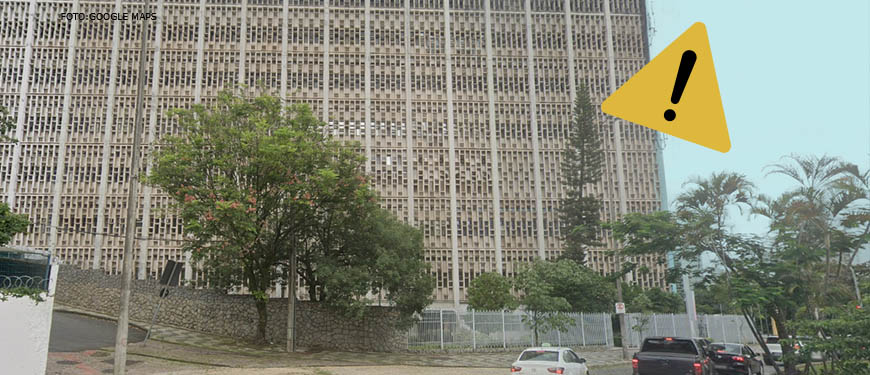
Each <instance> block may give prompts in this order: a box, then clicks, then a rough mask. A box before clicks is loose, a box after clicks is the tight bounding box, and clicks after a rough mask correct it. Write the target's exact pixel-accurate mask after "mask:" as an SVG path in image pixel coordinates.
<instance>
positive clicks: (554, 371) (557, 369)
mask: <svg viewBox="0 0 870 375" xmlns="http://www.w3.org/2000/svg"><path fill="white" fill-rule="evenodd" d="M547 372H549V373H552V374H564V373H565V368H564V367H550V368H548V369H547Z"/></svg>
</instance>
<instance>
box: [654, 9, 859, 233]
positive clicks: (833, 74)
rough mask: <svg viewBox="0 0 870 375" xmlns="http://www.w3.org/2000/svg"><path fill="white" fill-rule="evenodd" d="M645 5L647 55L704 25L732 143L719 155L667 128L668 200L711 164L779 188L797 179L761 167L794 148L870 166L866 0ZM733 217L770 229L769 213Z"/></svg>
mask: <svg viewBox="0 0 870 375" xmlns="http://www.w3.org/2000/svg"><path fill="white" fill-rule="evenodd" d="M647 4H648V5H647V8H648V12H649V13H650V16H651V17H650V26H651V27H652V28H653V31H652V32H651V34H650V56H651V57H655V56H656V55H657V54H658V53H659V52H660V51H661V50H663V49H664V48H665V47H667V46H668V44H670V43H671V42H672V41H673V40H675V39H676V38H677V37H678V36H680V34H682V33H683V32H684V31H685V30H686V29H688V28H689V26H691V25H692V24H693V23H695V22H703V23H704V24H705V25H706V27H707V33H708V36H709V39H710V46H711V49H712V54H713V63H714V66H715V69H716V76H717V79H718V81H719V91H720V94H721V96H722V103H723V107H724V110H725V117H726V121H727V123H728V131H729V134H730V137H731V150H730V151H729V152H727V153H724V154H723V153H720V152H718V151H713V150H710V149H707V148H705V147H702V146H698V145H695V144H693V143H690V142H687V141H683V140H681V139H679V138H675V137H671V136H666V138H667V140H666V143H665V150H664V163H665V176H666V180H667V181H666V183H667V190H668V192H667V193H668V199H669V200H670V201H671V202H673V199H674V198H675V197H676V196H677V195H678V194H680V192H682V191H684V188H683V187H682V185H683V183H684V182H685V181H687V180H688V179H690V178H692V177H698V176H700V177H708V176H709V175H710V174H711V173H713V172H715V171H732V172H739V173H742V174H744V175H746V176H747V177H748V178H749V179H750V180H751V181H753V182H754V183H755V184H756V186H757V187H758V189H759V191H761V192H762V193H764V194H766V195H768V196H778V195H779V194H780V193H782V192H784V191H787V190H789V189H791V188H793V187H794V186H795V185H794V184H793V183H792V182H791V180H790V179H789V178H787V177H782V176H775V175H772V176H767V177H765V171H764V167H765V166H767V165H769V164H771V163H775V162H777V161H779V160H780V158H781V157H782V156H784V155H788V154H792V153H799V154H815V155H818V156H821V155H824V154H827V155H830V156H838V157H841V158H843V159H845V160H847V161H850V162H853V163H856V164H858V165H859V166H860V167H861V168H862V169H863V170H866V169H867V168H868V167H870V26H868V19H870V5H868V4H870V1H867V0H837V1H834V0H830V1H818V0H812V1H811V0H765V1H758V0H727V1H725V0H721V1H712V0H647ZM689 84H691V82H690V83H689ZM672 207H673V206H672ZM733 219H734V220H732V224H733V228H734V229H735V230H736V231H738V232H744V233H758V234H764V233H766V232H767V221H766V220H765V219H762V218H758V217H756V218H740V217H734V218H733Z"/></svg>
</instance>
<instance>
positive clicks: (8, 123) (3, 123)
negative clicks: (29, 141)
mask: <svg viewBox="0 0 870 375" xmlns="http://www.w3.org/2000/svg"><path fill="white" fill-rule="evenodd" d="M13 130H15V120H14V119H13V118H12V117H10V116H9V109H7V108H6V107H4V106H0V143H4V142H8V143H15V142H18V140H16V139H15V138H13V137H12V136H10V135H9V133H11V132H12V131H13Z"/></svg>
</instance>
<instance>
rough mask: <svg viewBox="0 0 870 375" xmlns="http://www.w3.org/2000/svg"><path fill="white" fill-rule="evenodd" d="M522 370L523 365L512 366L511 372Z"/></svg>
mask: <svg viewBox="0 0 870 375" xmlns="http://www.w3.org/2000/svg"><path fill="white" fill-rule="evenodd" d="M520 371H523V368H522V367H518V366H511V372H520Z"/></svg>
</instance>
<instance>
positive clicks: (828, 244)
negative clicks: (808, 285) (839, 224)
mask: <svg viewBox="0 0 870 375" xmlns="http://www.w3.org/2000/svg"><path fill="white" fill-rule="evenodd" d="M830 274H831V231H830V229H829V230H827V231H826V232H825V279H824V282H823V283H822V286H823V288H824V289H823V291H822V297H824V298H825V300H827V298H828V276H829V275H830ZM823 301H824V300H823Z"/></svg>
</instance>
